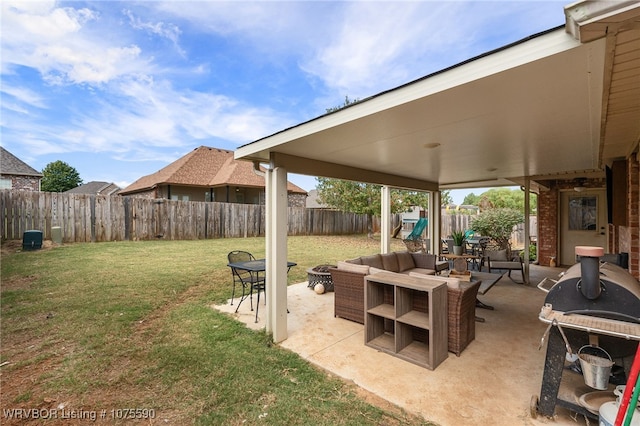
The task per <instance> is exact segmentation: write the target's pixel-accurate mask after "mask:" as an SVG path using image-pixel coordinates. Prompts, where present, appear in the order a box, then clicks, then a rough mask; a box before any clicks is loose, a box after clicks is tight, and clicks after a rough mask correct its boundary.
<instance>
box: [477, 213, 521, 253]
mask: <svg viewBox="0 0 640 426" xmlns="http://www.w3.org/2000/svg"><path fill="white" fill-rule="evenodd" d="M523 222H524V214H523V213H522V212H520V211H518V210H514V209H489V210H485V211H483V212H482V213H480V214H479V215H478V216H476V218H475V219H473V220H472V221H471V229H473V230H474V231H476V232H478V233H480V234H481V235H483V236H485V237H489V238H491V239H493V240H494V241H495V242H496V243H497V244H498V246H499V247H500V248H501V249H507V250H509V249H510V248H511V247H510V240H511V233H512V232H513V227H514V226H516V225H518V224H520V223H523Z"/></svg>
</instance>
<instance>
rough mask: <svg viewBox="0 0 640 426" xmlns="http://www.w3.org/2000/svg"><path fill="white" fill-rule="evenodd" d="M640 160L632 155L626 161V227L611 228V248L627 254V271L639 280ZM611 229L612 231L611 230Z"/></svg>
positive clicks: (636, 154) (611, 226) (636, 155)
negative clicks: (612, 235)
mask: <svg viewBox="0 0 640 426" xmlns="http://www.w3.org/2000/svg"><path fill="white" fill-rule="evenodd" d="M639 160H640V159H639V158H638V153H634V154H633V155H631V156H630V157H629V159H628V160H627V226H613V225H610V226H609V229H610V230H613V232H612V234H614V237H613V238H614V239H613V244H612V247H614V248H616V249H617V250H616V252H618V253H619V252H626V253H629V271H630V272H631V274H632V275H633V276H634V277H636V278H638V279H640V161H639ZM611 228H613V229H611Z"/></svg>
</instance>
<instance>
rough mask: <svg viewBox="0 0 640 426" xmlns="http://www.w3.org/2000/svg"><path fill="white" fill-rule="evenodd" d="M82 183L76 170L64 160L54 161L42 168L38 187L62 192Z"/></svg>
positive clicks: (43, 189) (48, 190) (46, 190)
mask: <svg viewBox="0 0 640 426" xmlns="http://www.w3.org/2000/svg"><path fill="white" fill-rule="evenodd" d="M81 183H82V179H80V175H79V174H78V171H77V170H76V169H75V168H73V167H71V166H70V165H68V164H67V163H65V162H64V161H60V160H58V161H54V162H52V163H49V164H47V165H46V166H45V168H44V169H43V170H42V182H41V184H40V189H41V190H42V191H45V192H64V191H68V190H70V189H72V188H75V187H77V186H78V185H80V184H81Z"/></svg>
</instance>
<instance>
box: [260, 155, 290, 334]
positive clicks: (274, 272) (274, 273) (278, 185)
mask: <svg viewBox="0 0 640 426" xmlns="http://www.w3.org/2000/svg"><path fill="white" fill-rule="evenodd" d="M265 181H266V184H267V200H266V201H267V205H266V215H267V217H266V223H267V229H266V231H267V248H266V252H267V271H266V274H267V276H266V278H267V298H266V299H267V307H266V308H267V309H266V310H267V321H266V323H267V325H266V330H267V333H272V335H273V341H274V342H275V343H280V342H282V341H283V340H285V339H286V338H287V216H288V215H287V171H286V169H284V168H282V167H271V168H270V169H269V171H267V174H266V177H265Z"/></svg>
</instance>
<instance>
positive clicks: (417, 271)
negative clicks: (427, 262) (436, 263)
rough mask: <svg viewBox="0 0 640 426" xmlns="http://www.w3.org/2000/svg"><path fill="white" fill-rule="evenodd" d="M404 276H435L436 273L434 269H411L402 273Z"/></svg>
mask: <svg viewBox="0 0 640 426" xmlns="http://www.w3.org/2000/svg"><path fill="white" fill-rule="evenodd" d="M401 273H402V274H406V275H411V274H412V273H415V274H420V275H435V274H436V271H435V270H434V269H426V268H411V269H407V270H406V271H402V272H401Z"/></svg>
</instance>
